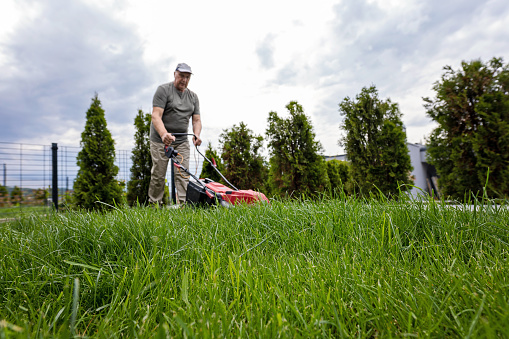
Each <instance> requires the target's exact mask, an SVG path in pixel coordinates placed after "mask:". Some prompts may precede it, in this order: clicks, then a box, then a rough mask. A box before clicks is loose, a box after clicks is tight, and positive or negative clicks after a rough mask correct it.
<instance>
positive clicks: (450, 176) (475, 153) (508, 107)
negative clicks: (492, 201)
mask: <svg viewBox="0 0 509 339" xmlns="http://www.w3.org/2000/svg"><path fill="white" fill-rule="evenodd" d="M444 70H445V72H444V74H443V75H442V77H441V80H440V81H437V82H436V83H435V85H434V86H433V89H434V91H435V92H436V97H435V98H434V99H430V98H424V101H425V105H424V106H425V107H426V112H427V114H428V116H429V117H431V118H432V119H433V120H434V121H435V122H436V123H438V127H436V128H435V129H434V130H433V132H432V133H431V135H430V137H429V140H428V150H427V153H428V160H429V162H430V163H431V164H433V165H434V166H435V167H436V169H437V172H438V175H439V186H440V189H441V191H442V194H444V195H446V196H450V197H453V198H456V199H463V198H464V197H465V193H467V194H468V192H472V193H473V194H475V195H478V194H482V193H483V192H484V190H483V188H484V186H485V185H486V180H487V179H488V177H489V180H488V182H487V185H486V194H487V195H488V196H489V197H508V196H509V66H508V65H507V64H506V65H504V64H503V60H502V59H501V58H493V59H492V60H490V61H489V62H488V63H486V64H485V63H483V62H482V61H481V60H474V61H471V62H465V61H463V62H462V63H461V69H460V70H453V69H452V68H451V67H450V66H446V67H444ZM488 171H489V176H488Z"/></svg>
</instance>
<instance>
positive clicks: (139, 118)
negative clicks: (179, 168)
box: [127, 109, 152, 206]
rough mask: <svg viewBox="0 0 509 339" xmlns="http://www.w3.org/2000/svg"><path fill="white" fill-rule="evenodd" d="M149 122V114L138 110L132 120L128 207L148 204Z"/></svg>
mask: <svg viewBox="0 0 509 339" xmlns="http://www.w3.org/2000/svg"><path fill="white" fill-rule="evenodd" d="M150 121H151V114H150V113H143V111H142V110H141V109H140V110H138V115H136V117H135V118H134V127H135V129H136V133H135V134H134V148H133V149H132V155H131V160H132V166H131V178H130V180H129V182H128V183H127V203H128V204H129V205H130V206H133V205H136V204H137V203H139V204H142V205H143V204H146V203H147V202H148V187H149V185H150V171H151V169H152V157H151V156H150V139H149V136H150Z"/></svg>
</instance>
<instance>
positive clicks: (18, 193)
mask: <svg viewBox="0 0 509 339" xmlns="http://www.w3.org/2000/svg"><path fill="white" fill-rule="evenodd" d="M23 200H25V199H24V198H23V191H22V190H21V188H19V187H18V186H14V188H13V190H12V191H11V204H21V202H22V201H23Z"/></svg>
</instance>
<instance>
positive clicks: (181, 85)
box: [174, 71, 191, 92]
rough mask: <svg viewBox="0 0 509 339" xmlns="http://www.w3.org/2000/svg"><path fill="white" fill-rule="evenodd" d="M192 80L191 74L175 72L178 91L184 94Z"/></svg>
mask: <svg viewBox="0 0 509 339" xmlns="http://www.w3.org/2000/svg"><path fill="white" fill-rule="evenodd" d="M190 79H191V73H184V72H179V71H175V82H174V84H175V88H176V89H177V90H178V91H180V92H183V91H184V90H185V89H186V88H187V85H189V80H190Z"/></svg>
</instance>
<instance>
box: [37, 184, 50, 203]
mask: <svg viewBox="0 0 509 339" xmlns="http://www.w3.org/2000/svg"><path fill="white" fill-rule="evenodd" d="M34 198H35V200H36V201H39V203H42V204H43V205H45V204H46V203H47V201H48V198H49V191H48V190H47V189H45V188H38V189H36V190H35V191H34Z"/></svg>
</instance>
